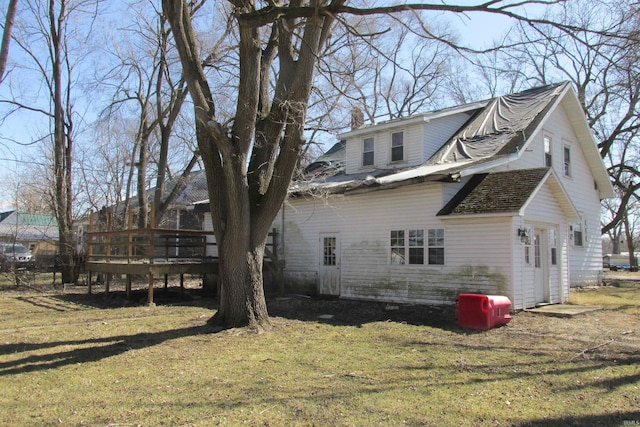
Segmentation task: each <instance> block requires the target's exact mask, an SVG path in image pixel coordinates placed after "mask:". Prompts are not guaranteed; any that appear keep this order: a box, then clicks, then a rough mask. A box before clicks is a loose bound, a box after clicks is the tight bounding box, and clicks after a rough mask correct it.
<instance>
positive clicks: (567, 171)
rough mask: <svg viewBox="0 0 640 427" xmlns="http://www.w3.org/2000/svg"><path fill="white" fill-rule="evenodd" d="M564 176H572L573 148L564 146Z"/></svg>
mask: <svg viewBox="0 0 640 427" xmlns="http://www.w3.org/2000/svg"><path fill="white" fill-rule="evenodd" d="M564 176H571V150H570V149H569V147H568V146H566V145H565V147H564Z"/></svg>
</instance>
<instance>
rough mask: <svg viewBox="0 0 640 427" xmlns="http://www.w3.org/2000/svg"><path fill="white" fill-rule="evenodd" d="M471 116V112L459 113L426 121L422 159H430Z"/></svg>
mask: <svg viewBox="0 0 640 427" xmlns="http://www.w3.org/2000/svg"><path fill="white" fill-rule="evenodd" d="M469 117H471V113H458V114H452V115H451V116H447V117H442V118H439V119H437V120H433V121H431V122H427V123H425V125H424V134H423V143H422V161H423V162H425V161H427V160H429V158H431V156H433V154H434V153H435V152H436V151H438V150H439V149H440V147H442V146H443V145H444V144H445V143H446V142H447V141H448V140H449V139H450V138H451V137H452V136H453V135H454V134H455V133H456V132H457V131H458V129H460V127H461V126H462V125H463V124H465V123H466V122H467V120H469Z"/></svg>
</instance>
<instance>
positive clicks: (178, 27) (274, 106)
mask: <svg viewBox="0 0 640 427" xmlns="http://www.w3.org/2000/svg"><path fill="white" fill-rule="evenodd" d="M526 3H527V1H524V2H521V3H519V4H518V6H513V7H512V6H509V5H507V4H506V3H503V2H502V1H497V2H489V3H480V4H477V5H471V6H459V5H444V4H409V5H407V4H402V5H398V6H382V7H373V8H369V7H362V8H360V7H355V6H348V5H346V2H345V1H343V0H336V1H330V2H329V1H323V0H317V1H313V2H311V3H303V2H300V1H297V0H294V1H291V2H288V3H280V2H270V3H268V4H265V5H264V6H260V5H259V4H258V3H256V2H253V1H251V0H246V1H241V0H238V1H232V2H229V3H228V4H227V9H228V11H227V14H226V15H225V19H226V20H231V21H232V22H233V25H234V29H235V32H234V37H235V39H234V40H236V44H235V48H234V49H235V51H236V52H237V55H238V59H239V69H238V76H237V79H236V87H237V94H236V95H235V96H234V99H235V100H236V102H235V114H233V115H232V120H231V121H223V120H221V119H220V115H219V111H218V109H217V105H218V101H217V100H218V99H219V97H218V96H217V95H216V94H217V92H216V89H217V88H216V87H215V86H214V87H213V88H212V86H211V85H210V82H209V80H208V79H207V75H206V74H205V71H204V69H203V67H202V65H201V64H202V61H201V58H200V55H201V53H200V52H199V49H198V46H199V44H198V40H197V37H196V34H197V33H196V29H195V26H194V16H193V13H192V12H193V11H192V8H191V6H190V4H189V3H188V2H187V1H186V0H175V1H174V0H163V10H164V14H165V16H166V17H167V19H168V20H169V22H170V24H171V28H172V30H173V34H174V39H175V43H176V47H177V49H178V52H179V54H180V60H181V63H182V67H183V70H184V75H185V79H186V81H187V85H188V88H189V92H190V94H191V98H192V100H193V103H194V109H195V113H194V114H195V121H196V134H197V139H198V145H199V148H200V153H201V155H202V159H203V163H204V165H205V170H206V176H207V183H208V186H209V195H210V200H211V215H212V220H213V224H214V231H215V234H216V240H217V243H218V249H219V254H220V266H219V269H220V270H219V271H220V274H219V277H220V280H221V295H220V309H219V310H218V311H217V313H216V314H215V315H214V317H213V318H212V323H214V324H218V325H222V326H240V325H251V326H254V327H257V328H261V327H267V326H268V325H269V321H268V313H267V308H266V303H265V299H264V294H263V289H262V262H263V254H264V248H265V242H266V238H267V234H268V232H269V229H270V227H271V224H272V222H273V220H274V218H275V216H276V215H277V213H278V211H279V209H280V207H281V205H282V203H283V201H284V199H285V197H286V194H287V189H288V186H289V183H290V180H291V177H292V175H293V173H294V170H295V168H296V165H297V163H298V160H299V157H300V154H301V153H302V152H303V147H304V146H305V144H306V142H307V141H306V138H305V125H304V124H305V122H306V119H307V114H308V108H309V100H310V98H311V94H312V88H313V82H314V73H315V71H316V68H317V65H318V60H319V58H321V57H322V55H323V54H324V49H325V47H326V46H327V41H328V39H329V37H330V35H331V34H332V29H333V26H334V24H336V23H340V24H341V25H345V26H349V23H348V19H347V18H348V17H350V16H372V15H380V16H381V15H387V14H396V13H403V12H404V13H408V14H412V13H417V12H418V11H419V10H426V11H439V12H447V11H449V12H456V13H465V12H479V11H484V12H491V13H502V14H505V15H507V16H512V17H516V18H519V19H525V18H524V17H522V16H520V15H518V14H517V11H518V10H519V9H518V7H519V6H520V5H522V4H526ZM535 3H538V4H539V3H552V2H535ZM421 22H425V20H424V18H423V20H422V21H421ZM529 22H532V23H538V22H539V21H538V20H532V19H529ZM419 29H420V30H421V32H422V33H423V34H426V35H432V34H431V32H430V30H429V28H427V27H426V26H421V27H419ZM567 30H568V29H567ZM445 41H446V40H445Z"/></svg>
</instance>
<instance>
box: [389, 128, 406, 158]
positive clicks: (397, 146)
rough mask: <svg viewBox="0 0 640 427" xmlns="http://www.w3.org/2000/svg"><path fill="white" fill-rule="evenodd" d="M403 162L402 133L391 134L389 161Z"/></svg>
mask: <svg viewBox="0 0 640 427" xmlns="http://www.w3.org/2000/svg"><path fill="white" fill-rule="evenodd" d="M403 160H404V133H403V132H395V133H392V134H391V161H392V162H401V161H403Z"/></svg>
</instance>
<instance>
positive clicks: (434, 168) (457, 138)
mask: <svg viewBox="0 0 640 427" xmlns="http://www.w3.org/2000/svg"><path fill="white" fill-rule="evenodd" d="M568 86H569V83H568V82H563V83H558V84H552V85H546V86H542V87H538V88H533V89H529V90H526V91H523V92H520V93H516V94H511V95H505V96H501V97H498V98H493V99H491V100H488V101H481V102H475V103H471V104H467V105H465V106H458V107H453V108H452V109H449V110H451V111H474V110H475V113H474V114H473V115H472V117H471V118H470V119H469V121H467V123H466V124H465V125H463V126H462V127H461V128H460V129H459V130H458V131H457V132H456V133H455V134H454V136H453V137H452V138H450V139H449V140H448V141H446V142H445V143H444V144H443V145H442V147H441V148H440V149H438V150H437V151H436V152H435V153H434V154H433V155H432V156H431V157H430V158H429V159H428V160H427V161H426V162H425V163H423V164H422V165H419V166H414V167H408V168H402V169H376V170H373V171H368V172H363V173H357V174H349V175H347V174H346V173H345V160H346V147H345V144H340V146H338V144H336V145H335V146H334V147H332V149H331V150H329V151H330V152H331V159H332V162H330V163H326V162H325V161H324V160H322V157H321V158H319V159H318V162H314V163H312V164H311V165H310V166H309V167H314V168H316V169H315V170H316V173H315V174H311V175H306V176H301V177H299V178H298V179H296V180H295V181H294V182H293V183H292V185H291V188H290V193H291V194H292V195H295V194H302V193H305V192H314V191H328V192H331V193H344V192H352V191H368V190H369V189H373V188H393V187H395V186H399V185H405V184H410V183H417V182H426V181H444V182H451V181H456V180H458V179H459V177H460V172H461V171H463V170H464V169H466V168H469V167H471V166H476V165H480V164H483V163H487V162H489V161H491V160H494V159H496V158H498V157H501V156H502V157H507V156H510V155H512V154H517V153H518V152H519V151H520V150H521V149H522V147H523V146H524V144H525V143H526V142H527V139H528V137H529V136H531V135H532V134H533V132H534V130H535V129H536V128H537V127H538V126H539V124H540V123H541V122H542V120H543V119H544V117H545V116H546V114H547V113H548V112H549V110H550V109H551V108H552V107H553V105H554V103H555V101H556V100H557V98H558V97H559V96H560V95H561V94H562V93H563V92H564V91H565V89H566V88H567V87H568ZM441 114H442V113H441V112H434V113H430V114H425V115H422V116H420V117H419V119H420V120H422V121H428V120H427V119H429V118H437V117H439V116H440V115H441ZM432 115H433V117H431V116H432ZM402 120H409V121H415V120H417V119H416V118H415V117H410V118H407V119H399V120H397V121H390V122H385V124H383V125H378V126H385V125H388V124H392V123H393V122H399V121H402ZM371 128H373V126H370V127H368V128H363V129H359V130H357V131H354V132H358V133H362V132H364V131H370V130H371ZM351 133H353V132H351ZM334 149H335V150H334ZM327 154H329V152H328V153H327ZM336 159H339V160H336Z"/></svg>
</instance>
